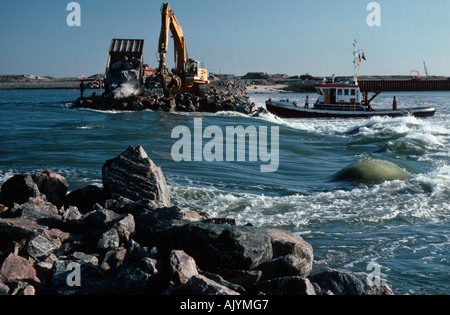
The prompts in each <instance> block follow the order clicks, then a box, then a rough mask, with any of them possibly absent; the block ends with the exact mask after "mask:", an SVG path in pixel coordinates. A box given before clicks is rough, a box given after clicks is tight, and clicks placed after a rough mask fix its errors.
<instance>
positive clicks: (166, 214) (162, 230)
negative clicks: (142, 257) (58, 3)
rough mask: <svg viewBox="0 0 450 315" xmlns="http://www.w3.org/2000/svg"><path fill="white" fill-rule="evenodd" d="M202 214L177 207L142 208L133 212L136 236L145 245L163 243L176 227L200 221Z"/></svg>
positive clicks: (176, 231)
mask: <svg viewBox="0 0 450 315" xmlns="http://www.w3.org/2000/svg"><path fill="white" fill-rule="evenodd" d="M203 218H204V216H203V215H202V214H198V213H197V212H194V211H182V210H181V209H180V208H179V207H176V206H174V207H170V208H157V209H142V210H141V211H139V213H136V214H135V220H136V238H137V239H138V240H139V242H141V243H142V244H144V245H146V246H150V245H155V244H164V243H167V242H169V241H170V239H171V237H172V236H173V234H174V233H177V235H176V237H177V238H178V237H179V235H178V233H179V232H178V230H177V227H181V226H183V225H185V224H188V223H191V222H196V221H201V220H202V219H203Z"/></svg>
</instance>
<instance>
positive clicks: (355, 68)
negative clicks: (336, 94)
mask: <svg viewBox="0 0 450 315" xmlns="http://www.w3.org/2000/svg"><path fill="white" fill-rule="evenodd" d="M357 43H358V42H357V41H356V39H355V41H354V42H353V81H354V82H355V84H356V85H358V60H359V58H358V57H359V55H358V51H357V49H356V44H357Z"/></svg>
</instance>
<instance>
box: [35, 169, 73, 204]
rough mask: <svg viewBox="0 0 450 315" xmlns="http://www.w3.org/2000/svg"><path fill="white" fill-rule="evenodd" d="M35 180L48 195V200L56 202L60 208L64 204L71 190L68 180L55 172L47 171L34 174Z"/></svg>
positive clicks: (43, 192) (42, 191) (41, 190)
mask: <svg viewBox="0 0 450 315" xmlns="http://www.w3.org/2000/svg"><path fill="white" fill-rule="evenodd" d="M33 181H34V182H35V183H36V185H37V186H38V188H39V191H40V192H41V193H42V194H44V195H45V196H46V197H47V200H48V201H49V202H51V203H52V204H54V205H55V206H56V207H57V208H58V209H59V208H61V207H62V206H63V204H64V197H65V196H66V194H67V191H68V190H69V185H68V184H67V180H66V179H65V178H64V177H63V176H61V175H59V174H56V173H54V172H50V171H45V172H43V173H35V174H33Z"/></svg>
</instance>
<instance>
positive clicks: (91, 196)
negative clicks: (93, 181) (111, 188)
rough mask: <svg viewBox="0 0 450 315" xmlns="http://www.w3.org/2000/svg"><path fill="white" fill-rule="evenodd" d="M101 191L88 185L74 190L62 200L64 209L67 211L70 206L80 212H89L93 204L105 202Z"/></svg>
mask: <svg viewBox="0 0 450 315" xmlns="http://www.w3.org/2000/svg"><path fill="white" fill-rule="evenodd" d="M105 199H106V198H105V194H104V192H103V189H102V188H100V187H98V186H95V185H89V186H86V187H84V188H81V189H77V190H74V191H72V192H70V193H69V194H67V195H66V197H65V198H64V207H65V208H66V209H68V208H69V207H71V206H74V207H77V208H78V210H79V211H80V212H83V213H85V212H89V211H91V210H92V208H93V207H94V205H95V204H97V203H99V204H100V203H103V202H104V201H105Z"/></svg>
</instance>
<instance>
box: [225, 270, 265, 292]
mask: <svg viewBox="0 0 450 315" xmlns="http://www.w3.org/2000/svg"><path fill="white" fill-rule="evenodd" d="M217 273H218V274H220V275H221V276H222V277H223V278H224V279H226V280H228V281H230V282H232V283H236V284H238V285H240V286H242V287H244V288H250V287H252V286H254V285H255V284H256V283H257V282H258V281H259V280H260V279H261V276H262V271H261V270H234V269H221V270H218V271H217Z"/></svg>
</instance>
